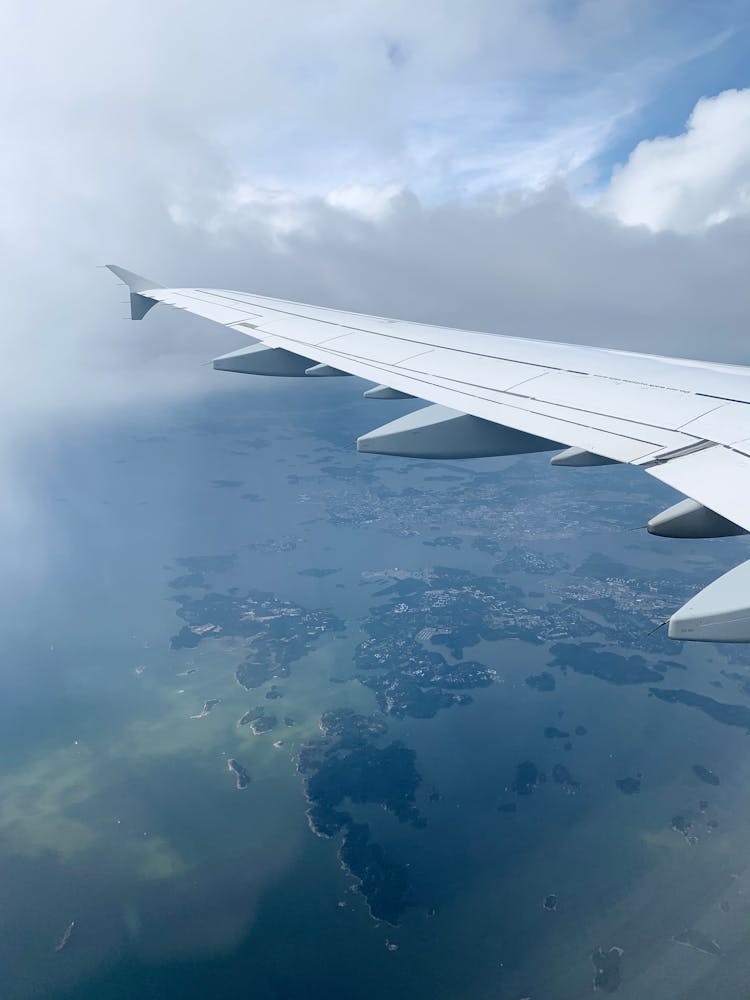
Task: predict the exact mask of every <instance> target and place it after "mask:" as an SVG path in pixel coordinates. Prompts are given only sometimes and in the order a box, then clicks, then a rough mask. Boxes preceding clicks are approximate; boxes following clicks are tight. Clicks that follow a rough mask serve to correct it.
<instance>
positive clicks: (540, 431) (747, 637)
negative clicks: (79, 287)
mask: <svg viewBox="0 0 750 1000" xmlns="http://www.w3.org/2000/svg"><path fill="white" fill-rule="evenodd" d="M108 267H109V268H110V270H111V271H113V272H114V273H115V274H116V275H117V277H118V278H120V279H121V280H122V281H123V282H124V283H125V284H126V285H128V287H129V289H130V293H131V295H130V297H131V315H132V317H133V318H134V319H141V318H142V317H143V316H144V315H145V314H146V312H148V310H149V309H150V308H151V307H152V306H153V305H155V304H156V303H157V302H162V303H164V304H166V305H170V306H173V307H174V308H176V309H183V310H185V311H186V312H189V313H193V314H195V315H198V316H202V317H204V318H205V319H208V320H211V321H213V322H215V323H218V324H220V325H222V326H225V327H228V328H230V329H233V330H238V331H239V332H241V333H244V334H246V335H248V336H249V337H251V338H252V339H253V341H254V346H252V347H250V348H248V349H246V350H241V351H234V352H232V353H231V354H229V355H224V356H222V357H221V358H217V359H216V361H215V362H214V366H215V367H216V368H219V369H222V370H227V371H238V372H244V373H248V374H266V375H287V376H297V377H300V376H301V377H321V376H336V375H357V376H360V377H361V378H364V379H368V380H369V381H371V382H374V383H376V385H377V386H378V388H377V390H370V391H369V392H368V395H369V396H370V397H375V398H394V397H400V398H403V397H405V396H414V397H418V398H420V399H423V400H426V401H427V402H428V403H431V404H434V405H433V406H428V407H425V408H423V409H421V410H417V411H416V412H415V413H412V414H409V415H408V416H406V417H402V418H400V419H399V420H396V421H392V422H391V423H390V424H386V425H384V426H383V427H380V428H378V429H377V430H375V431H372V432H371V433H369V434H366V435H364V436H363V437H362V438H360V439H359V441H358V442H357V446H358V448H359V449H360V450H361V451H372V452H378V453H384V454H394V455H409V456H413V457H441V458H461V457H477V456H481V455H507V454H520V453H523V452H531V451H542V450H553V449H554V450H556V451H557V452H560V450H561V449H566V450H565V451H562V452H561V453H559V454H557V455H556V456H555V457H554V458H553V459H552V462H553V464H556V465H599V464H606V463H608V462H622V463H627V464H630V465H635V466H640V467H641V468H642V469H643V470H644V471H645V472H647V473H648V474H649V475H651V476H654V477H655V478H657V479H660V480H662V482H665V483H667V484H668V485H670V486H672V487H674V488H675V489H676V490H679V491H680V492H681V493H683V494H685V495H686V497H688V498H689V499H688V500H687V501H685V502H683V503H681V504H677V505H675V507H673V508H670V509H669V510H668V511H665V512H663V513H662V514H660V515H658V516H656V517H655V518H654V519H653V520H652V521H651V522H650V523H649V530H651V531H653V532H654V533H656V534H662V535H670V536H674V537H693V538H695V537H712V536H713V537H715V536H718V535H728V534H743V533H745V532H747V531H750V368H745V367H741V366H733V365H721V364H712V363H709V362H697V361H690V360H685V359H679V358H665V357H658V356H654V355H646V354H633V353H628V352H625V351H613V350H605V349H600V348H593V347H583V346H576V345H573V344H559V343H552V342H547V341H538V340H523V339H519V338H515V337H505V336H499V335H493V334H484V333H475V332H471V331H466V330H455V329H448V328H445V327H439V326H428V325H424V324H420V323H410V322H405V321H402V320H394V319H387V318H384V317H379V316H366V315H362V314H359V313H351V312H345V311H341V310H336V309H327V308H323V307H320V306H311V305H303V304H300V303H296V302H287V301H285V300H282V299H271V298H266V297H264V296H259V295H251V294H248V293H245V292H235V291H227V290H221V289H208V288H163V287H161V286H159V285H156V284H155V283H154V282H150V281H149V280H148V279H146V278H142V277H140V276H139V275H136V274H133V273H132V272H130V271H126V270H124V269H123V268H120V267H117V266H116V265H108ZM720 583H721V586H719V584H720ZM717 588H718V589H717ZM669 634H670V635H671V636H672V637H673V638H679V639H703V640H705V641H714V642H716V641H728V642H745V641H750V562H748V563H745V564H743V565H742V566H739V567H736V568H735V569H734V570H732V571H731V573H730V574H727V575H726V576H725V577H722V579H721V581H716V582H715V583H714V584H712V585H711V586H710V587H708V588H706V590H705V591H702V592H701V594H699V595H697V596H696V597H695V598H693V600H692V601H690V602H689V603H688V604H687V605H685V607H684V608H682V609H680V611H678V612H676V613H675V615H673V616H672V619H671V621H670V626H669Z"/></svg>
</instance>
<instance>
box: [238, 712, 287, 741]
mask: <svg viewBox="0 0 750 1000" xmlns="http://www.w3.org/2000/svg"><path fill="white" fill-rule="evenodd" d="M278 721H279V720H278V719H277V718H276V716H275V715H269V714H266V710H265V708H264V707H263V706H262V705H260V706H258V707H257V708H250V709H248V711H247V712H245V714H244V715H242V716H241V717H240V718H239V719H238V720H237V725H238V726H250V729H251V730H252V732H253V734H254V735H255V736H260V735H261V734H262V733H268V732H270V731H271V730H272V729H275V728H276V725H277V723H278Z"/></svg>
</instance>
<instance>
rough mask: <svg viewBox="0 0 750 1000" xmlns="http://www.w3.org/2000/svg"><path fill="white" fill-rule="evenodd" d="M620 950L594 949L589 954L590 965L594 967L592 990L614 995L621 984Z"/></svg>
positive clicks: (621, 951) (621, 953)
mask: <svg viewBox="0 0 750 1000" xmlns="http://www.w3.org/2000/svg"><path fill="white" fill-rule="evenodd" d="M624 954H625V953H624V951H623V950H622V948H616V947H615V948H610V949H609V951H604V949H603V948H595V949H594V951H593V952H592V953H591V963H592V965H593V966H594V990H602V991H603V992H604V993H614V992H615V991H616V990H617V989H619V987H620V984H621V983H622V971H621V964H622V956H623V955H624Z"/></svg>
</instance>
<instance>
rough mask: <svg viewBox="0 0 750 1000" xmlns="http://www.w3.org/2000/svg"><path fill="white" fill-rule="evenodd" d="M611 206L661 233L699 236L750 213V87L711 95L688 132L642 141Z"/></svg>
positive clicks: (615, 184) (608, 201)
mask: <svg viewBox="0 0 750 1000" xmlns="http://www.w3.org/2000/svg"><path fill="white" fill-rule="evenodd" d="M603 204H604V205H605V206H606V207H607V208H608V209H609V210H610V211H612V212H614V214H615V215H616V216H617V217H618V218H619V219H620V220H621V221H622V222H624V223H626V224H627V225H645V226H648V228H649V229H651V230H654V231H659V230H663V229H674V230H677V231H679V232H694V231H698V230H701V229H705V228H706V227H709V226H713V225H716V224H718V223H721V222H725V221H726V220H727V219H732V218H735V217H737V216H742V215H747V214H748V213H750V89H747V90H726V91H724V92H723V93H722V94H719V95H718V96H717V97H712V98H703V99H702V100H700V101H698V103H697V104H696V106H695V108H694V110H693V112H692V114H691V115H690V118H689V120H688V123H687V128H686V130H685V132H684V133H682V134H681V135H677V136H673V137H666V136H663V137H659V138H657V139H650V140H645V141H643V142H641V143H639V144H638V146H637V147H636V148H635V149H634V150H633V152H632V153H631V155H630V157H629V159H628V161H627V163H626V164H625V165H624V166H622V167H620V168H618V169H617V170H616V171H615V172H614V175H613V177H612V181H611V184H610V187H609V191H608V192H607V194H606V196H605V198H604V199H603Z"/></svg>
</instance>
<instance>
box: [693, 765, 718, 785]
mask: <svg viewBox="0 0 750 1000" xmlns="http://www.w3.org/2000/svg"><path fill="white" fill-rule="evenodd" d="M693 774H694V775H695V776H696V778H699V779H700V780H701V781H703V782H705V784H707V785H720V784H721V781H720V780H719V776H718V774H714V772H713V771H710V770H709V769H708V768H707V767H704V766H703V764H693Z"/></svg>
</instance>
